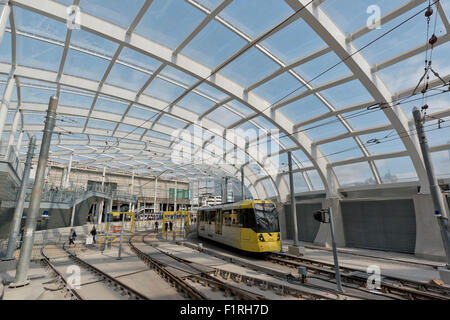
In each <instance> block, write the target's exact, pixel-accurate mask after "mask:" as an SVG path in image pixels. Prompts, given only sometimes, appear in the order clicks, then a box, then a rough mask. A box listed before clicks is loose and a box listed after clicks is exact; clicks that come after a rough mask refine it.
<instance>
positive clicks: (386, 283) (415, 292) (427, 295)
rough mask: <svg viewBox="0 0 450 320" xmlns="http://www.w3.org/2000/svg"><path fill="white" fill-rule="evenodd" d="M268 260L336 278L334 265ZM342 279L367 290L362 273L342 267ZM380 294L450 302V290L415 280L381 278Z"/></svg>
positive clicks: (291, 258) (278, 257) (272, 257)
mask: <svg viewBox="0 0 450 320" xmlns="http://www.w3.org/2000/svg"><path fill="white" fill-rule="evenodd" d="M266 260H267V261H269V262H272V263H276V264H280V265H285V266H289V267H293V268H298V267H300V266H302V267H306V268H307V270H308V272H311V273H314V274H317V275H322V276H327V277H328V278H330V279H331V278H332V279H334V278H335V269H334V264H331V263H326V262H320V261H316V260H312V259H308V258H304V257H295V256H291V255H286V254H281V253H271V254H269V255H268V256H266ZM339 270H340V274H341V279H342V281H343V282H344V283H347V284H351V285H358V286H359V287H361V288H365V287H366V284H367V278H366V277H364V276H362V275H361V271H360V270H357V269H352V268H348V267H340V268H339ZM380 287H381V288H380V293H382V294H386V295H390V296H392V295H393V296H399V297H402V298H404V299H409V300H450V289H448V288H445V287H441V286H438V285H434V284H430V283H423V282H418V281H414V280H405V279H399V278H395V277H390V276H381V282H380Z"/></svg>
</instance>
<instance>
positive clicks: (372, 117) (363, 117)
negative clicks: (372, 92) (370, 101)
mask: <svg viewBox="0 0 450 320" xmlns="http://www.w3.org/2000/svg"><path fill="white" fill-rule="evenodd" d="M342 116H343V117H344V118H345V120H346V121H347V122H348V123H349V124H350V126H351V127H352V128H353V129H354V130H363V129H367V128H372V127H378V126H382V125H387V124H389V123H390V122H389V119H388V118H387V117H386V115H385V114H384V112H383V111H382V110H380V109H375V110H367V109H362V110H358V111H353V112H348V113H344V114H342Z"/></svg>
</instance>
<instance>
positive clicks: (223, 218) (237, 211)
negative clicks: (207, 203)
mask: <svg viewBox="0 0 450 320" xmlns="http://www.w3.org/2000/svg"><path fill="white" fill-rule="evenodd" d="M197 233H198V235H199V236H200V237H203V238H206V239H211V240H214V241H216V242H220V243H223V244H226V245H229V246H231V247H235V248H238V249H241V250H244V251H250V252H271V251H280V250H281V241H280V224H279V214H278V210H277V209H276V206H275V204H274V203H273V202H272V201H265V200H244V201H240V202H236V203H230V204H223V205H218V206H213V207H208V208H201V209H199V210H198V224H197Z"/></svg>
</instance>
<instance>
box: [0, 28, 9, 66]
mask: <svg viewBox="0 0 450 320" xmlns="http://www.w3.org/2000/svg"><path fill="white" fill-rule="evenodd" d="M0 62H6V63H11V34H10V33H9V32H5V33H4V36H3V40H2V44H1V45H0Z"/></svg>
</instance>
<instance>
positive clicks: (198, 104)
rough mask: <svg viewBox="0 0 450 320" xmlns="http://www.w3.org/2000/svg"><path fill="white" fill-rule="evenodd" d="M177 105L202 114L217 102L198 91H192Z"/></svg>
mask: <svg viewBox="0 0 450 320" xmlns="http://www.w3.org/2000/svg"><path fill="white" fill-rule="evenodd" d="M177 105H178V106H180V107H183V108H185V109H187V110H189V111H192V112H195V113H197V114H202V113H204V112H205V111H207V110H209V109H210V108H211V107H212V106H214V105H215V103H214V102H213V101H211V100H208V99H205V98H203V97H202V96H199V95H198V94H196V93H193V92H190V93H188V94H187V95H186V96H185V97H184V98H183V99H181V100H180V101H179V102H178V103H177Z"/></svg>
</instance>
